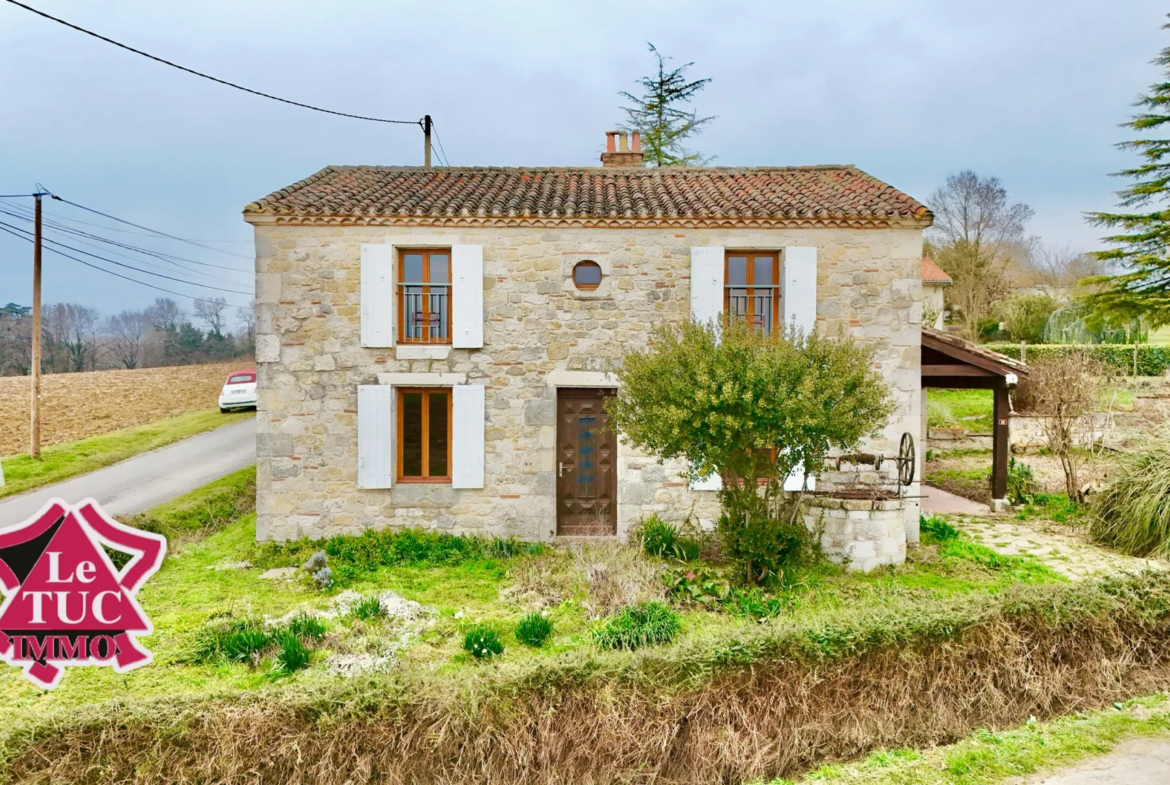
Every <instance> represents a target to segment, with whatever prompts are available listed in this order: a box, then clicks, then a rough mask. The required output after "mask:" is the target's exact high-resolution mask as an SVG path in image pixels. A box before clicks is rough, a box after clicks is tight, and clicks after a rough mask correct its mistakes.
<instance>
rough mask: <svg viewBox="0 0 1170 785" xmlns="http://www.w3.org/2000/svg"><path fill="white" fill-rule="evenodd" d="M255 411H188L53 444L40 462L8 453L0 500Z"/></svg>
mask: <svg viewBox="0 0 1170 785" xmlns="http://www.w3.org/2000/svg"><path fill="white" fill-rule="evenodd" d="M254 414H255V412H250V411H245V412H233V413H231V414H220V413H219V410H218V409H207V410H203V411H197V412H189V413H188V414H181V415H179V416H178V417H168V418H167V419H165V420H156V421H155V422H152V423H147V424H146V425H136V426H134V427H133V428H125V429H123V430H120V431H111V432H110V433H106V434H102V435H101V436H91V437H90V438H88V439H82V440H80V441H76V442H67V443H64V444H54V445H52V446H50V447H46V448H44V449H43V450H42V451H41V458H40V460H34V459H32V458H30V457H29V456H28V455H27V454H22V455H12V456H8V457H5V458H4V459H3V461H2V466H3V470H4V483H5V484H4V485H3V486H0V498H2V497H4V496H11V495H13V494H16V493H24V492H25V491H29V490H32V489H33V488H39V487H40V486H42V485H49V484H51V483H55V482H60V481H61V480H67V479H69V478H70V477H75V476H76V475H78V474H85V473H87V472H92V471H94V470H95V469H101V468H102V467H104V466H109V465H110V464H113V463H118V462H119V461H124V460H126V459H127V458H133V457H134V456H135V455H138V454H139V453H144V452H148V451H150V450H155V449H158V448H159V447H165V446H167V445H168V444H173V443H174V442H177V441H179V440H180V439H185V438H187V437H188V436H194V435H195V434H197V433H203V432H204V431H210V430H213V429H215V428H218V427H220V426H221V425H228V424H229V423H234V422H239V421H240V420H243V419H246V418H248V417H252V416H254Z"/></svg>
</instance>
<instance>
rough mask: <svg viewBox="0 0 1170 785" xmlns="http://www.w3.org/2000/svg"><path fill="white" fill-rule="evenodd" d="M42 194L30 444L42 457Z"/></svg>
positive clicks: (36, 227) (36, 234) (36, 228)
mask: <svg viewBox="0 0 1170 785" xmlns="http://www.w3.org/2000/svg"><path fill="white" fill-rule="evenodd" d="M41 196H43V194H42V193H41V191H40V189H38V190H37V192H36V193H35V194H33V198H34V199H36V210H35V220H34V221H33V301H32V336H31V337H32V363H31V366H32V367H31V369H30V370H31V371H32V376H31V381H32V396H31V401H30V403H31V407H30V411H31V417H30V420H29V446H28V454H29V455H31V456H32V457H33V458H40V457H41Z"/></svg>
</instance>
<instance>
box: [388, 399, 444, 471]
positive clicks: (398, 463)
mask: <svg viewBox="0 0 1170 785" xmlns="http://www.w3.org/2000/svg"><path fill="white" fill-rule="evenodd" d="M394 393H395V398H394V404H395V406H394V408H395V412H396V417H395V418H394V419H395V424H394V435H395V437H396V439H395V441H396V449H395V456H394V458H395V461H394V464H395V469H394V474H395V477H396V479H397V481H398V482H400V483H407V484H409V483H450V482H451V456H452V453H453V452H454V441H453V438H454V428H453V417H452V415H453V414H454V405H453V402H454V398H455V395H454V390H453V389H452V388H450V387H396V388H394ZM412 393H421V394H422V396H423V418H422V470H423V474H422V476H421V477H406V476H404V475H403V474H402V468H403V460H402V448H403V445H404V444H405V442H406V440H405V438H403V437H404V435H405V434H404V426H405V422H404V414H405V407H404V406H403V405H402V398H403V396H404V395H409V394H412ZM433 393H442V394H444V395H446V396H447V474H446V475H445V476H443V477H431V476H429V474H428V473H429V472H430V470H431V461H430V458H431V456H430V450H431V445H430V435H431V418H430V405H429V404H430V400H431V398H430V396H431V395H432V394H433Z"/></svg>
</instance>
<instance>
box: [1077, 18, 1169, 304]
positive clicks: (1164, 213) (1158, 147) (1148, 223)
mask: <svg viewBox="0 0 1170 785" xmlns="http://www.w3.org/2000/svg"><path fill="white" fill-rule="evenodd" d="M1163 28H1170V24H1167V25H1163ZM1153 62H1154V63H1155V64H1157V65H1159V66H1161V67H1162V68H1164V69H1166V70H1167V77H1166V79H1165V80H1164V81H1162V82H1159V83H1157V84H1154V85H1152V86H1151V87H1150V92H1149V94H1147V95H1144V96H1142V97H1141V98H1140V99H1139V100H1138V101H1137V103H1136V104H1135V106H1138V107H1140V111H1139V112H1138V114H1136V115H1134V117H1133V119H1132V120H1131V121H1129V122H1128V123H1125V124H1124V127H1128V128H1131V129H1133V130H1134V131H1135V132H1137V133H1138V134H1140V135H1141V137H1142V138H1139V139H1135V140H1133V141H1129V142H1121V143H1120V144H1118V145H1117V147H1118V148H1120V149H1122V150H1133V151H1135V152H1137V153H1138V154H1139V155H1140V156H1141V157H1142V158H1143V159H1144V160H1143V161H1142V162H1141V163H1140V164H1139V165H1138V166H1135V167H1133V168H1131V169H1124V170H1122V171H1120V172H1117V173H1115V176H1117V177H1127V178H1130V179H1132V180H1134V181H1135V182H1134V184H1133V185H1131V186H1129V187H1128V188H1125V189H1123V190H1121V191H1118V193H1117V195H1118V197H1119V207H1120V208H1122V209H1123V210H1124V209H1128V210H1130V211H1129V212H1116V213H1090V214H1089V221H1090V222H1091V223H1093V224H1094V225H1096V226H1103V227H1108V228H1109V229H1112V230H1114V231H1115V232H1116V233H1115V234H1111V235H1109V236H1107V237H1105V238H1104V239H1105V240H1106V241H1107V242H1109V243H1112V244H1113V245H1114V246H1116V247H1114V248H1112V249H1110V250H1107V251H1098V252H1096V254H1095V255H1096V257H1097V258H1098V259H1099V260H1101V261H1103V262H1106V263H1107V264H1111V265H1115V266H1116V267H1117V268H1118V273H1117V274H1115V275H1104V276H1094V277H1092V278H1087V279H1086V283H1087V284H1090V285H1093V286H1097V287H1099V289H1098V290H1097V291H1095V292H1093V293H1091V294H1089V295H1088V296H1087V299H1088V302H1089V304H1090V305H1091V306H1092V308H1093V311H1094V312H1095V313H1096V314H1097V315H1098V316H1099V317H1103V318H1105V319H1108V320H1110V321H1117V320H1130V319H1133V318H1136V317H1138V316H1141V317H1144V318H1145V320H1146V323H1147V325H1149V326H1151V327H1157V326H1159V325H1162V324H1167V323H1170V139H1165V138H1163V139H1157V138H1152V137H1154V136H1157V135H1159V132H1160V133H1163V134H1164V133H1165V130H1164V129H1165V127H1166V125H1167V124H1168V123H1170V47H1168V48H1166V49H1163V50H1162V52H1161V53H1160V54H1159V55H1158V57H1157V58H1155V59H1154V61H1153Z"/></svg>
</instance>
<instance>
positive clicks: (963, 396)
mask: <svg viewBox="0 0 1170 785" xmlns="http://www.w3.org/2000/svg"><path fill="white" fill-rule="evenodd" d="M992 405H993V398H992V391H991V390H939V389H934V388H930V389H928V390H927V391H926V423H927V425H928V426H929V427H931V428H966V429H967V430H968V431H971V432H972V433H991V428H992V419H993V418H992Z"/></svg>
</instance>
